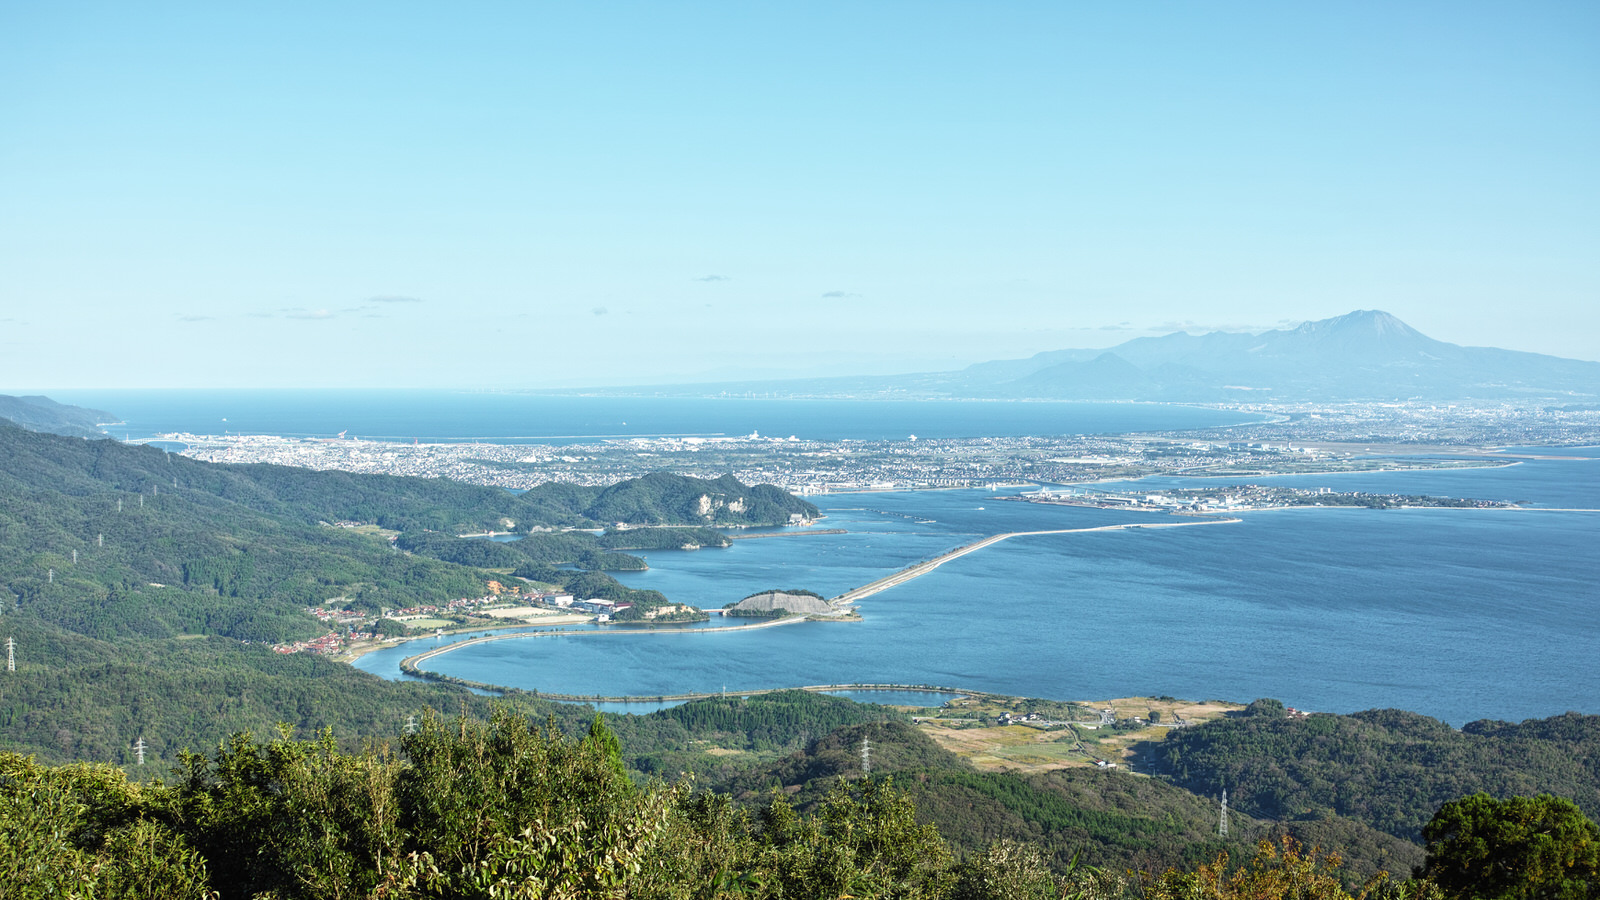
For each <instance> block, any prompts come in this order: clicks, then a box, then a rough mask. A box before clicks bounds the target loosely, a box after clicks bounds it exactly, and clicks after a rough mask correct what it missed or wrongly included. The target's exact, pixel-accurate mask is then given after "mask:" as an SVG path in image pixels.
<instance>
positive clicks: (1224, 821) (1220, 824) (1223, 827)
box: [1217, 788, 1228, 837]
mask: <svg viewBox="0 0 1600 900" xmlns="http://www.w3.org/2000/svg"><path fill="white" fill-rule="evenodd" d="M1217 836H1218V837H1227V836H1228V789H1227V788H1223V789H1222V817H1221V818H1220V819H1218V820H1217Z"/></svg>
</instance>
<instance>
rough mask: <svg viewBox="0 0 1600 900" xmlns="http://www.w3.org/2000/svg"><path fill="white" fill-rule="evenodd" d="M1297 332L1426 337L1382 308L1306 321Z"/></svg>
mask: <svg viewBox="0 0 1600 900" xmlns="http://www.w3.org/2000/svg"><path fill="white" fill-rule="evenodd" d="M1295 331H1296V332H1298V333H1300V334H1305V335H1317V334H1322V335H1330V334H1342V335H1352V336H1355V335H1361V336H1367V337H1379V338H1408V339H1419V338H1422V339H1425V336H1424V335H1423V334H1422V332H1420V331H1417V330H1416V329H1415V328H1412V327H1411V326H1410V325H1407V324H1406V323H1404V322H1402V321H1400V320H1399V319H1398V318H1396V317H1395V316H1393V315H1390V314H1389V313H1386V312H1384V311H1383V310H1381V309H1358V310H1356V311H1355V312H1350V313H1345V314H1344V315H1342V316H1334V317H1333V318H1331V319H1319V320H1318V321H1315V322H1306V323H1304V324H1302V325H1301V326H1300V327H1299V328H1296V329H1295Z"/></svg>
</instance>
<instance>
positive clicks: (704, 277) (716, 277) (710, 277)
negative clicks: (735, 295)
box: [695, 275, 733, 281]
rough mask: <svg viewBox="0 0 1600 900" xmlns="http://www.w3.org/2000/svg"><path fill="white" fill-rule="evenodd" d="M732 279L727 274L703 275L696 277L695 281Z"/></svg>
mask: <svg viewBox="0 0 1600 900" xmlns="http://www.w3.org/2000/svg"><path fill="white" fill-rule="evenodd" d="M732 280H733V279H732V278H730V277H728V276H727V275H702V276H700V277H699V278H696V279H695V281H732Z"/></svg>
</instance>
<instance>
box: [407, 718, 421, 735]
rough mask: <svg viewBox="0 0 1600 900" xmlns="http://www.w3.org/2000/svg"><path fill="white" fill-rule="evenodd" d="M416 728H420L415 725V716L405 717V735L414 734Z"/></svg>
mask: <svg viewBox="0 0 1600 900" xmlns="http://www.w3.org/2000/svg"><path fill="white" fill-rule="evenodd" d="M418 727H420V726H418V725H417V717H416V716H407V717H406V727H405V733H406V734H416V733H417V728H418Z"/></svg>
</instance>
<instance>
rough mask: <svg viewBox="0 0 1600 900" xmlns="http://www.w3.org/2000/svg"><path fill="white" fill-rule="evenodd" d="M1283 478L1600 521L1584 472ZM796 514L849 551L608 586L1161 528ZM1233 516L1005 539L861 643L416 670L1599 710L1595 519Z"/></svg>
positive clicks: (854, 571) (591, 644)
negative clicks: (1201, 522) (1490, 502)
mask: <svg viewBox="0 0 1600 900" xmlns="http://www.w3.org/2000/svg"><path fill="white" fill-rule="evenodd" d="M1588 452H1589V453H1591V454H1592V451H1588ZM1258 480H1259V479H1258ZM1289 481H1292V482H1294V483H1298V484H1304V485H1306V486H1323V485H1326V486H1331V487H1334V488H1336V489H1342V490H1374V491H1385V492H1400V493H1433V494H1450V495H1456V496H1463V495H1464V496H1474V497H1495V498H1501V497H1503V498H1507V499H1524V500H1530V501H1532V502H1535V503H1538V504H1541V505H1543V506H1546V507H1561V508H1571V507H1575V506H1587V507H1591V508H1593V507H1600V460H1595V459H1592V458H1591V459H1585V460H1582V461H1558V460H1536V461H1530V462H1526V463H1524V464H1522V465H1519V466H1513V467H1509V468H1503V469H1484V470H1473V471H1454V472H1422V473H1387V474H1381V475H1360V476H1355V475H1350V476H1327V477H1323V478H1321V479H1319V478H1318V477H1315V476H1296V477H1294V478H1293V479H1289ZM1167 483H1170V482H1167ZM1204 483H1213V484H1214V483H1216V482H1204ZM813 499H817V500H819V505H821V506H822V507H823V508H824V510H825V512H826V513H827V514H828V518H827V519H826V520H825V521H824V522H823V523H822V524H823V525H825V526H828V527H843V528H847V529H849V533H848V534H843V535H815V536H806V537H783V538H771V539H765V540H755V541H738V542H735V544H734V546H732V547H731V548H728V549H726V550H701V551H696V552H692V553H684V552H658V553H651V554H647V556H648V557H649V561H650V564H651V567H652V568H651V569H650V571H647V572H640V573H627V574H624V575H622V576H621V577H622V578H623V580H624V581H626V582H628V583H629V584H631V585H633V586H635V587H647V588H655V589H658V590H661V591H663V592H664V593H666V594H667V595H668V596H671V597H674V598H676V599H681V600H686V601H689V602H691V603H696V604H699V605H704V606H711V607H716V606H721V605H722V604H724V603H727V602H731V601H733V600H737V599H739V598H740V597H743V596H745V595H746V594H749V593H751V592H754V591H757V590H761V589H766V588H774V587H780V588H781V587H797V588H809V589H812V590H816V591H818V592H819V593H823V594H828V595H832V594H836V593H839V592H842V591H844V590H846V589H848V588H850V587H854V586H857V585H861V584H865V583H867V582H870V581H872V580H874V579H876V578H879V577H882V576H883V575H885V574H888V573H890V572H893V571H894V570H896V569H899V568H901V567H903V566H905V565H908V564H910V563H912V562H915V561H917V560H919V559H923V558H926V557H929V556H932V555H936V554H938V553H940V552H942V551H944V550H947V549H950V548H953V547H956V546H959V545H961V544H964V543H968V542H970V541H971V540H973V539H975V538H977V537H980V536H984V535H989V534H995V533H999V532H1007V531H1021V530H1045V529H1055V528H1078V527H1088V526H1095V525H1104V524H1114V523H1120V522H1130V521H1146V522H1154V521H1171V520H1169V519H1163V518H1162V517H1159V516H1155V515H1148V514H1136V513H1126V512H1114V511H1102V510H1088V509H1073V508H1057V507H1044V506H1038V505H1033V504H1025V503H1019V502H1014V501H1006V500H1002V499H999V495H996V494H993V493H989V492H984V491H950V492H924V493H902V494H863V495H833V496H828V497H822V498H813ZM907 516H910V517H912V518H906V517H907ZM1241 518H1242V519H1243V521H1241V522H1240V523H1238V524H1231V525H1214V526H1203V527H1193V528H1174V529H1162V530H1134V531H1117V532H1094V533H1077V534H1062V535H1039V536H1029V537H1018V538H1013V539H1011V540H1008V541H1003V542H1001V543H999V544H995V545H993V546H991V547H988V548H986V549H984V550H981V551H978V552H976V553H972V554H969V555H967V556H964V557H962V558H960V559H957V560H954V561H952V562H950V563H947V564H946V565H944V566H943V567H941V568H939V569H937V570H936V571H934V572H933V573H932V574H929V575H926V576H924V577H922V578H919V579H916V580H914V581H911V582H908V583H906V584H904V585H901V586H899V587H896V588H893V589H891V590H889V591H885V592H883V593H880V594H877V595H875V596H873V597H871V598H869V599H867V600H866V601H864V602H863V604H862V612H863V614H864V617H865V618H864V621H862V622H858V623H807V624H803V625H794V626H786V627H782V628H774V629H767V630H761V631H752V632H748V633H743V634H701V635H680V636H673V637H657V636H651V635H637V636H624V637H617V638H593V637H584V636H572V637H558V638H544V639H539V640H513V641H501V642H497V643H494V644H488V645H481V646H476V647H471V648H465V649H463V650H460V651H457V652H454V653H450V654H447V655H445V656H442V657H438V658H436V659H435V660H434V661H433V662H432V663H431V665H432V666H433V667H435V668H437V669H438V670H439V671H442V672H447V673H449V674H452V675H457V676H460V677H464V678H470V679H474V680H480V681H486V682H491V683H496V684H503V685H511V686H517V687H523V688H530V689H539V688H542V689H545V690H552V691H558V692H563V693H596V694H607V695H625V694H631V695H650V694H659V693H668V692H676V691H684V690H710V691H715V690H719V689H722V688H723V687H724V686H726V687H727V689H729V690H739V689H754V688H763V687H775V686H783V685H796V684H817V683H833V682H895V683H918V684H923V683H926V684H942V685H950V686H956V687H967V688H974V689H981V690H989V691H998V692H1002V693H1008V694H1021V695H1028V696H1042V697H1051V698H1056V699H1107V698H1111V697H1119V696H1128V695H1135V694H1170V695H1173V696H1178V697H1185V698H1193V699H1209V698H1218V699H1227V700H1237V701H1249V700H1251V699H1254V698H1256V697H1262V696H1270V697H1277V698H1280V699H1282V700H1284V701H1285V702H1286V703H1289V704H1290V705H1294V706H1299V707H1302V708H1307V709H1315V710H1327V711H1334V712H1351V711H1355V710H1359V709H1367V708H1374V707H1399V708H1404V709H1410V710H1415V711H1418V712H1422V713H1426V714H1428V715H1433V716H1437V717H1439V718H1442V719H1444V720H1445V721H1448V722H1450V723H1452V724H1455V725H1458V726H1459V725H1461V724H1464V723H1465V722H1468V721H1471V720H1474V719H1479V718H1502V719H1510V720H1520V719H1523V718H1529V717H1536V716H1547V715H1554V714H1558V713H1561V712H1564V711H1566V710H1569V709H1576V710H1580V711H1584V712H1600V667H1597V666H1596V665H1595V661H1596V659H1597V658H1600V654H1597V648H1600V615H1597V614H1596V613H1597V608H1600V573H1597V571H1596V564H1597V563H1600V512H1558V511H1553V510H1541V509H1529V510H1512V511H1496V510H1390V511H1374V510H1339V509H1304V510H1283V511H1271V512H1267V511H1263V512H1254V513H1246V514H1244V515H1243V516H1242V517H1241ZM916 519H922V520H925V521H924V522H922V523H918V522H917V521H915V520H916ZM926 520H933V521H932V522H927V521H926ZM400 655H402V654H400V653H394V654H393V658H388V657H386V656H383V655H375V656H372V657H368V658H367V659H366V660H364V661H363V668H368V669H370V670H372V671H378V672H380V673H392V672H393V667H394V665H395V663H397V662H398V659H399V656H400Z"/></svg>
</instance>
